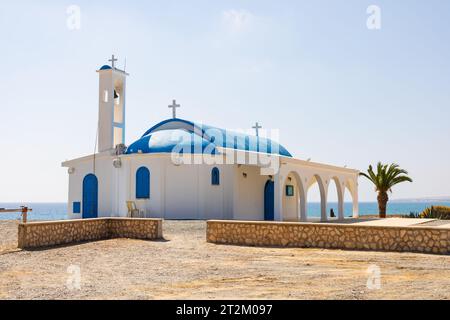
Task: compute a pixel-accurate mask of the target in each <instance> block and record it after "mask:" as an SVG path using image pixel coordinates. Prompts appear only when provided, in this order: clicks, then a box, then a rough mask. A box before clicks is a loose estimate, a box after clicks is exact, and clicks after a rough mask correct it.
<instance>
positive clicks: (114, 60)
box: [108, 55, 117, 69]
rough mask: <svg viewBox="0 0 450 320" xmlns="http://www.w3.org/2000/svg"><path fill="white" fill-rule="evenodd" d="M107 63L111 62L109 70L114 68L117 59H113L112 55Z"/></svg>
mask: <svg viewBox="0 0 450 320" xmlns="http://www.w3.org/2000/svg"><path fill="white" fill-rule="evenodd" d="M108 61H110V62H111V68H113V69H114V68H115V63H114V62H116V61H117V59H116V58H114V55H112V57H111V59H109V60H108Z"/></svg>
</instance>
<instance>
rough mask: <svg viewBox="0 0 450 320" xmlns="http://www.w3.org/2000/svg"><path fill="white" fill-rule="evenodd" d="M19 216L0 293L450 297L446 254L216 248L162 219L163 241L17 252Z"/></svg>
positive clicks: (198, 225)
mask: <svg viewBox="0 0 450 320" xmlns="http://www.w3.org/2000/svg"><path fill="white" fill-rule="evenodd" d="M16 224H17V222H15V221H7V222H5V221H0V298H1V299H266V298H272V299H402V298H405V299H450V276H449V275H450V272H449V271H450V256H439V255H425V254H412V253H386V252H364V251H342V250H322V249H278V248H252V247H243V246H220V245H214V244H208V243H206V242H205V222H199V221H165V222H164V226H163V230H164V235H165V240H163V241H156V242H154V241H139V240H129V239H116V240H106V241H98V242H91V243H83V244H78V245H71V246H65V247H56V248H52V249H46V250H36V251H22V250H18V249H16V248H15V247H16V241H17V239H16V234H17V225H16ZM374 265H375V266H377V267H379V270H380V272H381V277H380V288H377V286H376V281H375V282H374V283H375V286H371V289H369V288H368V287H367V282H368V279H369V278H370V277H369V275H370V274H372V275H373V274H374V273H368V269H369V270H375V274H376V270H377V267H373V266H374ZM74 266H75V267H74ZM371 266H372V267H371ZM78 267H79V270H80V279H81V282H80V289H77V288H72V289H70V288H69V287H68V286H67V281H68V280H69V283H73V282H70V280H71V279H72V278H73V277H74V274H76V270H77V268H78ZM74 270H75V273H74ZM71 271H72V272H71ZM372 278H373V277H372Z"/></svg>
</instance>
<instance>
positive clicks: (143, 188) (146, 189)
mask: <svg viewBox="0 0 450 320" xmlns="http://www.w3.org/2000/svg"><path fill="white" fill-rule="evenodd" d="M149 198H150V170H148V169H147V168H146V167H140V168H139V169H137V171H136V199H149Z"/></svg>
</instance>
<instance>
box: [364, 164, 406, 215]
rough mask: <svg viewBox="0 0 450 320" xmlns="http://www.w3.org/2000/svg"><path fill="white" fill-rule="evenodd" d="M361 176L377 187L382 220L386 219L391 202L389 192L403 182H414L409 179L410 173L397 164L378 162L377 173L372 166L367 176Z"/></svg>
mask: <svg viewBox="0 0 450 320" xmlns="http://www.w3.org/2000/svg"><path fill="white" fill-rule="evenodd" d="M360 175H361V176H363V177H366V178H367V179H369V180H370V181H372V183H373V184H374V185H375V191H377V192H378V197H377V200H378V211H379V214H380V218H386V206H387V203H388V201H389V196H388V191H389V192H391V193H392V187H393V186H395V185H396V184H399V183H401V182H406V181H408V182H412V179H411V178H410V177H408V171H406V170H403V169H401V168H400V167H399V165H398V164H395V163H392V164H391V165H387V164H381V162H378V165H377V173H375V172H374V171H373V168H372V165H370V166H369V169H368V170H367V174H366V173H363V172H361V173H360Z"/></svg>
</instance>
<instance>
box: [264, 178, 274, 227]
mask: <svg viewBox="0 0 450 320" xmlns="http://www.w3.org/2000/svg"><path fill="white" fill-rule="evenodd" d="M274 201H275V192H274V183H273V181H271V180H268V181H267V182H266V185H265V186H264V220H266V221H273V220H274V218H275V215H274V211H275V204H274Z"/></svg>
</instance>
